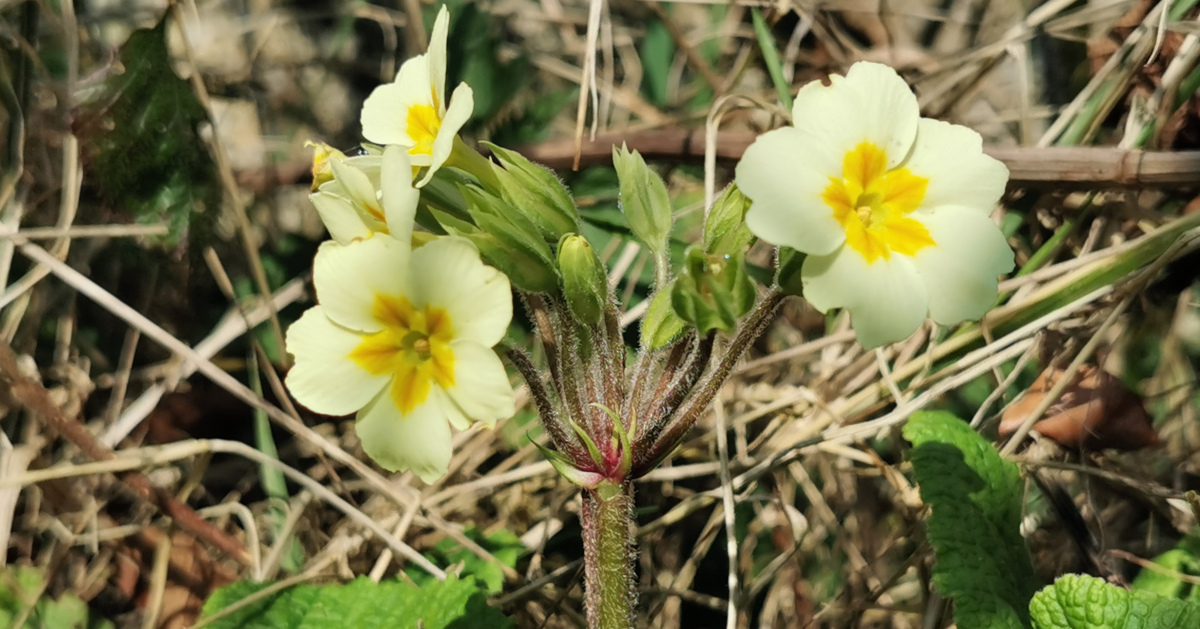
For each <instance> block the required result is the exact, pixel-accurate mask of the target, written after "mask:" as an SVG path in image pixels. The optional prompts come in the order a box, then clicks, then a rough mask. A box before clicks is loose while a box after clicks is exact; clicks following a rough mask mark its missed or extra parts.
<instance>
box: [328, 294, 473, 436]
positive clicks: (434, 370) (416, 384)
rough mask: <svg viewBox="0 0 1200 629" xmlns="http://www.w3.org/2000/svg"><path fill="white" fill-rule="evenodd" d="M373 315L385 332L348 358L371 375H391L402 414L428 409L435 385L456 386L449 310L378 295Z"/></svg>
mask: <svg viewBox="0 0 1200 629" xmlns="http://www.w3.org/2000/svg"><path fill="white" fill-rule="evenodd" d="M371 313H372V315H373V316H374V318H375V320H376V321H378V322H379V323H380V324H381V325H382V326H383V329H382V330H380V331H379V332H376V333H374V334H370V335H368V336H367V337H366V338H364V339H363V341H362V343H359V345H358V347H356V348H354V350H353V351H352V352H350V359H351V360H353V361H354V362H355V363H357V364H358V366H360V367H362V368H363V369H364V370H366V371H367V373H370V374H371V375H374V376H379V375H391V376H392V385H391V386H392V388H391V395H392V401H393V402H394V403H395V404H396V407H397V408H399V409H400V412H401V413H403V414H405V415H407V414H409V413H411V412H412V411H413V409H415V408H417V407H418V406H420V405H422V404H424V403H425V400H426V399H428V397H429V392H430V389H431V388H432V386H433V384H434V383H437V385H438V386H440V387H442V388H443V389H447V388H449V387H452V386H454V352H453V351H452V350H451V349H450V341H452V340H454V328H453V326H452V325H451V321H450V315H448V314H447V313H446V311H445V310H443V309H441V308H435V307H433V306H425V308H423V309H417V308H415V307H414V306H413V305H412V303H410V302H409V301H408V299H406V298H404V297H389V296H386V295H376V296H375V304H374V306H373V307H372V309H371Z"/></svg>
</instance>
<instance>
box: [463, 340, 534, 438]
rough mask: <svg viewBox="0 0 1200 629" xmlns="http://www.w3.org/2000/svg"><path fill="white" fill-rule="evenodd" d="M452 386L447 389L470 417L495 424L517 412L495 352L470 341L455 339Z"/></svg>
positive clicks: (505, 375)
mask: <svg viewBox="0 0 1200 629" xmlns="http://www.w3.org/2000/svg"><path fill="white" fill-rule="evenodd" d="M450 349H451V351H453V352H454V386H453V387H450V388H449V389H447V391H446V392H447V393H448V394H449V395H450V398H451V399H452V400H453V401H454V403H455V405H457V406H458V408H459V410H461V411H462V413H463V415H465V416H466V417H467V418H468V419H470V420H471V421H477V422H483V423H485V424H488V425H492V424H495V423H496V421H497V420H501V419H506V418H508V417H512V415H513V413H516V412H517V409H516V406H515V402H514V396H513V389H512V385H511V384H509V381H508V374H507V373H506V372H505V371H504V364H503V363H501V362H500V357H499V356H497V355H496V352H495V351H493V350H491V349H489V348H487V347H484V346H482V345H480V344H478V343H476V342H474V341H464V340H455V341H454V342H452V343H450Z"/></svg>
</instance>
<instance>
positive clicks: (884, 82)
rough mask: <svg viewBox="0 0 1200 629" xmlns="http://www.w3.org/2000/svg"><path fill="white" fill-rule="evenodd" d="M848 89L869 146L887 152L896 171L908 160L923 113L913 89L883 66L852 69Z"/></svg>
mask: <svg viewBox="0 0 1200 629" xmlns="http://www.w3.org/2000/svg"><path fill="white" fill-rule="evenodd" d="M845 85H846V87H847V89H848V90H849V91H850V92H851V94H853V99H854V102H855V104H856V105H857V107H856V109H857V114H858V123H857V125H856V126H855V128H856V129H862V137H863V139H864V140H866V141H867V142H871V143H872V144H874V145H875V146H878V147H879V148H882V149H884V150H885V151H887V156H888V167H889V168H892V167H895V166H896V165H897V164H899V163H900V162H901V161H903V160H904V158H905V157H907V156H908V152H909V149H911V148H912V145H913V141H914V140H915V139H916V136H917V125H918V121H919V120H920V119H921V110H920V108H919V107H918V105H917V97H916V96H915V95H914V94H913V92H912V88H911V87H909V86H908V83H906V82H905V81H904V79H902V78H900V75H899V74H896V71H895V70H893V69H891V68H890V67H888V66H885V65H883V64H880V63H871V62H868V61H859V62H858V63H856V64H854V65H852V66H850V71H849V72H847V73H846V81H845Z"/></svg>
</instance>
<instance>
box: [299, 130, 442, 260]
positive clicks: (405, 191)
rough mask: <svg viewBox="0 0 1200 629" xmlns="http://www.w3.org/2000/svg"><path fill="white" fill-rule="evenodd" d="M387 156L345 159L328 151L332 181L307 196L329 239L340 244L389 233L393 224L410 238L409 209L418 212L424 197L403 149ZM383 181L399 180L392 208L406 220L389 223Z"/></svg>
mask: <svg viewBox="0 0 1200 629" xmlns="http://www.w3.org/2000/svg"><path fill="white" fill-rule="evenodd" d="M384 155H386V158H385V157H383V156H381V155H374V154H367V155H359V156H355V157H345V156H344V155H342V154H341V153H340V152H337V153H336V154H335V153H331V152H325V154H324V155H323V156H320V157H321V158H323V159H322V166H323V171H322V172H328V179H327V180H326V181H325V182H324V183H322V184H321V185H320V186H319V187H318V189H317V191H316V192H313V193H312V194H310V195H309V197H308V198H309V200H311V201H312V204H313V207H315V208H316V209H317V213H318V214H319V215H320V216H321V221H322V222H324V223H325V227H326V229H328V230H329V235H330V237H331V238H333V239H334V241H336V242H338V243H339V244H343V245H345V244H349V243H351V242H353V241H355V240H360V239H363V238H368V237H370V236H371V234H373V233H376V232H381V233H389V232H390V230H391V228H390V227H389V225H394V226H396V228H397V229H399V230H401V232H407V233H408V234H409V235H410V236H411V233H412V220H413V219H412V216H409V215H408V214H407V208H409V207H412V208H416V204H417V198H418V196H419V194H420V193H419V192H418V191H417V190H416V189H415V188H413V186H412V167H411V165H410V160H409V156H408V154H407V153H405V151H404V150H403V149H402V148H401V147H388V148H387V149H385V151H384ZM314 169H315V167H314ZM383 179H386V180H388V181H389V182H394V183H393V184H392V186H391V188H390V193H391V194H392V195H395V196H397V197H398V198H397V200H396V202H395V203H393V204H392V207H393V208H396V209H400V210H403V217H402V218H397V217H392V219H391V220H389V217H388V216H387V215H386V212H385V210H384V203H383V200H382V195H383V192H382V191H381V190H380V183H379V182H380V181H381V180H383ZM414 212H415V210H414ZM398 237H399V236H398Z"/></svg>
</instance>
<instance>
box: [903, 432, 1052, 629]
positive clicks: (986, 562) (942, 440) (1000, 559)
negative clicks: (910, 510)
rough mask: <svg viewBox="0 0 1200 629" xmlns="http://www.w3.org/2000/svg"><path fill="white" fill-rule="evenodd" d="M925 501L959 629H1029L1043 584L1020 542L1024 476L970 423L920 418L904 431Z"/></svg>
mask: <svg viewBox="0 0 1200 629" xmlns="http://www.w3.org/2000/svg"><path fill="white" fill-rule="evenodd" d="M904 437H905V438H906V439H908V440H909V441H910V442H912V444H913V446H914V447H913V450H912V453H911V455H910V457H911V459H912V464H913V471H914V472H915V474H916V477H917V483H919V484H920V490H921V498H922V499H923V500H924V501H925V503H926V504H928V505H930V506H931V507H932V514H931V515H930V517H929V522H928V529H929V541H930V543H931V544H933V548H934V550H935V551H936V553H937V561H936V564H935V566H934V575H933V580H934V584H935V585H937V588H938V591H940V592H941V593H942V595H943V596H949V597H951V598H953V599H954V607H955V612H954V619H955V622H956V623H957V624H958V627H959V629H1001V628H1012V629H1017V628H1020V627H1028V626H1029V615H1028V608H1029V600H1030V598H1031V597H1032V595H1033V593H1034V591H1035V590H1036V589H1037V585H1038V584H1037V579H1036V577H1035V576H1034V574H1033V567H1032V566H1031V564H1030V562H1029V554H1028V551H1027V550H1026V548H1025V542H1024V540H1023V539H1022V538H1021V535H1020V526H1021V476H1020V473H1019V472H1018V470H1017V467H1016V466H1015V465H1013V464H1012V463H1009V462H1008V461H1005V460H1004V459H1002V458H1001V457H1000V455H999V454H998V453H997V452H996V450H995V448H993V447H992V445H991V444H989V443H988V442H987V441H985V440H984V439H983V438H982V437H980V436H979V435H978V434H977V433H976V432H975V431H974V430H972V429H971V427H970V426H969V425H967V423H966V422H963V421H961V420H959V419H958V418H956V417H954V416H953V415H950V414H948V413H916V414H914V415H913V417H912V419H910V420H909V422H908V424H907V425H906V426H905V427H904Z"/></svg>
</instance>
